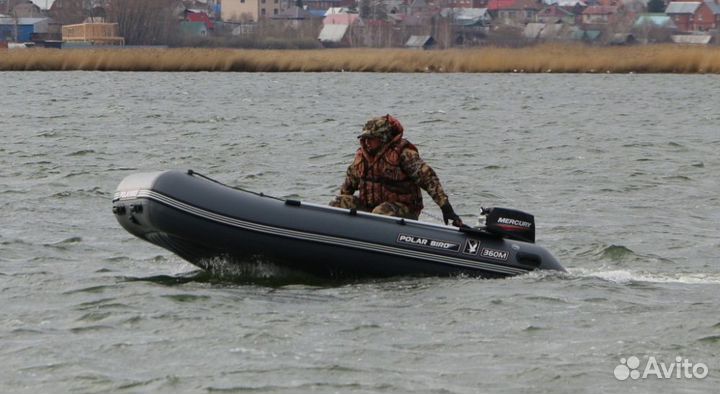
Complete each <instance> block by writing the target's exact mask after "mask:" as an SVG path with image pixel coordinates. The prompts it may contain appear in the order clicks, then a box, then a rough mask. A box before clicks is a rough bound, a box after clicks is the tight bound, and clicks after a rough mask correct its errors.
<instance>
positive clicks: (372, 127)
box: [358, 115, 402, 139]
mask: <svg viewBox="0 0 720 394" xmlns="http://www.w3.org/2000/svg"><path fill="white" fill-rule="evenodd" d="M401 131H402V126H400V122H398V121H397V119H395V118H393V117H392V116H390V115H385V116H378V117H376V118H372V119H370V120H368V121H367V122H366V123H365V126H364V127H363V130H362V133H360V135H358V138H385V139H387V138H388V137H390V136H392V135H395V134H397V133H398V132H401Z"/></svg>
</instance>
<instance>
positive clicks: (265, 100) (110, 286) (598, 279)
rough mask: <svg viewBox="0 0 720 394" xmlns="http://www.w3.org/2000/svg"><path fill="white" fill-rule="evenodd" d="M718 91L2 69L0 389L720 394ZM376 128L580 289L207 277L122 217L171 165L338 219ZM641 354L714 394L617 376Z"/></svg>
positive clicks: (658, 80)
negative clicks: (532, 242) (360, 151)
mask: <svg viewBox="0 0 720 394" xmlns="http://www.w3.org/2000/svg"><path fill="white" fill-rule="evenodd" d="M719 91H720V79H718V77H717V76H677V75H520V74H481V75H468V74H449V75H444V74H421V75H408V74H364V73H355V74H351V73H325V74H322V73H320V74H299V73H298V74H245V73H97V72H66V73H35V72H32V73H30V72H29V73H0V135H1V140H2V142H0V207H2V219H0V223H1V225H0V284H1V285H0V289H1V293H0V294H1V295H2V298H1V300H2V307H1V311H2V313H0V365H2V369H0V391H2V392H8V393H9V392H28V393H37V392H83V393H90V392H215V391H220V392H225V391H227V392H263V393H299V392H311V391H312V392H318V393H334V392H338V393H348V392H352V393H396V392H398V393H399V392H417V393H484V392H508V393H510V392H513V393H514V392H527V393H543V392H547V393H557V392H567V393H577V392H648V393H650V392H653V393H655V392H668V393H677V392H688V393H706V392H712V391H715V390H717V386H718V384H720V314H719V313H718V304H719V303H720V268H719V266H718V262H719V260H720V236H719V235H718V234H720V199H719V197H718V196H719V195H720V182H719V178H720V177H719V176H720V155H719V154H718V152H719V151H720V126H719V125H720V111H718V110H717V102H718V93H717V92H719ZM385 113H391V114H393V115H395V116H397V117H398V118H399V119H400V120H401V121H402V122H403V123H404V125H405V127H406V130H407V131H406V136H407V137H408V138H409V139H410V140H411V141H412V142H414V143H415V144H416V145H417V146H418V147H419V148H420V153H421V155H422V156H423V157H424V159H425V160H426V161H427V162H428V163H430V164H431V165H432V166H433V167H434V168H435V170H436V171H437V172H438V174H439V176H440V178H441V179H442V181H443V184H444V186H445V189H446V191H447V192H448V193H449V194H450V198H451V201H452V203H453V205H454V206H455V208H456V211H458V212H459V213H462V214H463V218H464V219H465V221H466V222H470V223H473V222H474V221H475V218H476V215H477V213H478V212H479V211H480V207H481V206H504V207H512V208H517V209H522V210H525V211H528V212H531V213H533V214H535V217H536V220H537V227H538V236H537V238H538V243H539V244H541V245H543V246H545V247H546V248H548V249H549V250H550V251H552V252H553V253H554V254H555V255H556V256H557V257H558V259H559V260H560V261H561V262H562V263H563V264H564V265H565V266H566V267H567V268H568V270H569V273H568V274H557V273H533V274H530V275H526V276H521V277H515V278H511V279H505V280H479V279H473V278H396V279H391V280H381V281H364V282H357V283H345V284H327V285H323V284H321V285H310V284H302V283H299V284H285V283H275V282H273V281H272V279H271V280H269V281H267V280H260V279H257V278H238V277H235V276H228V277H223V276H221V277H217V276H216V277H210V276H208V275H204V274H202V273H198V272H196V270H195V268H194V267H193V266H191V265H189V264H187V263H185V262H183V261H182V260H181V259H179V258H178V257H176V256H174V255H172V254H170V253H169V252H167V251H165V250H163V249H160V248H158V247H155V246H153V245H151V244H149V243H146V242H144V241H141V240H138V239H135V238H133V237H132V236H131V235H129V234H128V233H126V232H125V231H124V230H123V229H122V228H121V227H120V226H119V225H118V224H117V223H116V221H115V219H114V217H113V215H112V213H111V198H112V194H113V192H114V190H115V187H116V186H117V184H118V183H119V182H120V181H121V180H122V178H123V177H125V176H126V175H128V174H130V173H134V172H140V171H154V170H161V169H169V168H180V169H188V168H192V169H194V170H196V171H199V172H202V173H205V174H207V175H210V176H213V177H214V178H216V179H219V180H221V181H223V182H226V183H228V184H232V185H238V186H242V187H245V188H249V189H252V190H256V191H262V192H265V193H269V194H273V195H277V196H283V197H291V196H292V197H294V198H300V199H302V200H306V201H312V202H319V203H325V202H327V201H329V200H330V199H331V197H332V196H333V195H334V193H336V191H337V189H338V188H339V186H340V184H341V182H342V178H343V174H344V171H345V169H346V167H347V165H348V164H349V162H350V161H351V160H352V157H353V153H354V150H355V149H356V146H355V144H356V143H357V140H356V138H355V135H356V134H357V133H358V132H359V131H360V129H361V127H362V124H363V123H364V122H365V120H367V119H368V118H369V117H372V116H377V115H381V114H385ZM426 201H427V203H426V205H428V209H427V210H428V212H429V213H430V214H431V215H433V216H438V215H440V212H439V209H438V208H437V207H435V206H432V203H431V202H430V200H429V198H427V196H426ZM421 219H423V220H428V221H433V220H435V219H434V218H433V217H432V216H427V215H426V216H422V217H421ZM256 279H257V280H256ZM632 357H637V358H638V360H639V366H637V368H634V370H635V371H638V372H639V373H642V372H644V371H645V368H646V367H647V366H648V365H650V364H651V363H652V361H653V360H655V361H656V362H657V363H658V364H660V363H662V364H663V365H664V366H665V367H667V368H669V367H671V366H674V365H675V360H676V358H678V357H680V358H681V360H683V361H684V360H685V359H687V360H688V362H689V363H692V364H693V366H695V367H698V365H699V364H700V363H702V364H703V365H705V366H707V371H706V372H707V376H705V377H704V378H700V377H699V375H694V377H693V378H687V377H684V376H683V377H681V378H677V377H675V375H674V372H672V376H673V377H672V378H670V379H660V378H658V377H657V375H649V376H647V377H646V378H645V379H643V378H642V376H641V377H640V378H638V379H632V378H629V379H627V380H625V381H620V380H618V379H616V377H615V374H614V371H616V370H618V371H621V372H622V371H623V370H624V371H626V372H628V371H629V369H628V368H626V365H627V364H628V363H629V364H630V366H634V365H633V364H634V361H633V362H630V361H628V360H630V359H631V358H632ZM621 362H622V363H621ZM701 367H702V366H700V367H698V368H699V369H696V372H698V374H700V373H701V372H702V371H703V370H702V368H701ZM616 368H618V369H616ZM678 368H679V367H678ZM691 369H692V368H691ZM620 376H622V374H621V375H620Z"/></svg>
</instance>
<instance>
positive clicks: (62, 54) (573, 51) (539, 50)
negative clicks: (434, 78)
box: [0, 45, 720, 73]
mask: <svg viewBox="0 0 720 394" xmlns="http://www.w3.org/2000/svg"><path fill="white" fill-rule="evenodd" d="M30 70H34V71H62V70H85V71H95V70H98V71H247V72H273V71H284V72H293V71H305V72H323V71H355V72H357V71H361V72H411V73H414V72H526V73H540V72H552V73H607V72H609V73H629V72H634V73H720V48H714V47H691V46H677V45H650V46H633V47H590V46H583V45H540V46H534V47H529V48H521V49H510V48H482V49H463V50H460V49H456V50H443V51H416V50H406V49H332V50H329V49H324V50H235V49H200V48H179V49H95V50H87V49H82V50H53V49H25V50H9V51H7V50H6V51H2V52H0V71H30Z"/></svg>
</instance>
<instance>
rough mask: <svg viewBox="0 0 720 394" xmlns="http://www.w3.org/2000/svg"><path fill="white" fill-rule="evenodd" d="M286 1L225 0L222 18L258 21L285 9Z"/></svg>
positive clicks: (228, 20) (237, 20)
mask: <svg viewBox="0 0 720 394" xmlns="http://www.w3.org/2000/svg"><path fill="white" fill-rule="evenodd" d="M286 3H287V2H285V1H283V0H224V1H223V2H222V12H221V18H222V20H224V21H226V22H230V21H231V22H240V21H245V20H246V19H250V20H252V21H254V22H257V20H258V19H261V18H270V17H272V16H273V15H277V14H279V13H280V12H282V11H283V10H284V9H285V8H284V5H285V4H286ZM294 4H295V3H293V5H294Z"/></svg>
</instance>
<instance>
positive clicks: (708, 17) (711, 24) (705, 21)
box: [693, 3, 715, 31]
mask: <svg viewBox="0 0 720 394" xmlns="http://www.w3.org/2000/svg"><path fill="white" fill-rule="evenodd" d="M693 22H694V23H693V27H694V30H696V31H698V30H700V31H708V30H711V29H714V28H715V15H713V13H712V10H711V9H710V7H708V6H707V5H705V4H704V3H703V4H702V5H701V6H700V7H699V8H698V10H697V12H695V15H693Z"/></svg>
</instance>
